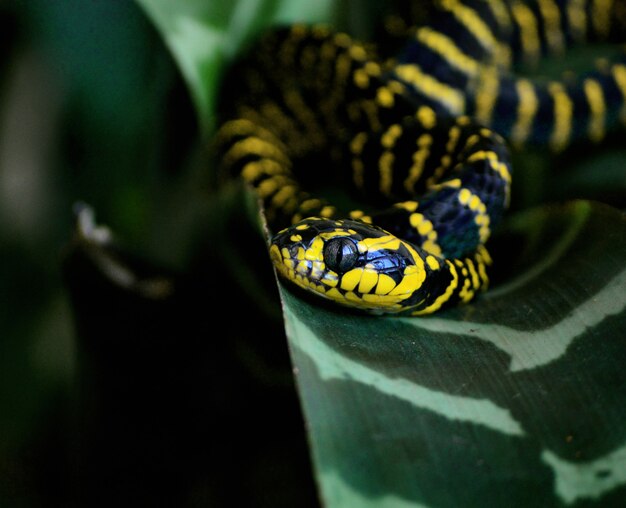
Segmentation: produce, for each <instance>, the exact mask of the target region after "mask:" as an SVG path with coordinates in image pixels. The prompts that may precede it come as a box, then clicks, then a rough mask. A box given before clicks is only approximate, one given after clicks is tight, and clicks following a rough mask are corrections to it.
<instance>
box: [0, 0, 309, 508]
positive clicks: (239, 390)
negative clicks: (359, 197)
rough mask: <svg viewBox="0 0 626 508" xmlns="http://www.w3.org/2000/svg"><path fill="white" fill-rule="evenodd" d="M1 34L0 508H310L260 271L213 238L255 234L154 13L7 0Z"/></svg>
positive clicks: (121, 4)
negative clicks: (94, 230) (100, 236)
mask: <svg viewBox="0 0 626 508" xmlns="http://www.w3.org/2000/svg"><path fill="white" fill-rule="evenodd" d="M0 37H1V39H2V41H1V43H0V52H1V58H0V253H1V254H0V260H1V262H0V288H1V290H0V295H1V301H2V304H1V305H0V506H2V507H38V506H46V507H48V506H64V507H65V506H81V507H82V506H111V505H119V504H123V505H127V504H128V505H130V504H131V503H134V504H135V505H137V506H222V505H228V506H231V505H233V504H243V505H244V506H293V505H294V504H296V503H297V504H298V505H299V506H315V505H316V504H317V501H316V495H315V490H314V486H313V480H312V475H311V471H310V466H309V457H308V452H307V447H306V438H305V435H304V422H303V421H302V417H301V414H300V409H299V405H298V401H297V397H296V392H295V389H294V386H293V378H292V374H291V369H290V365H289V359H288V351H287V346H286V342H285V340H284V336H283V334H284V332H283V328H282V320H281V316H280V308H279V303H278V298H277V293H275V285H274V281H273V278H272V275H271V270H269V266H268V265H267V264H266V263H267V261H266V260H265V259H264V258H262V257H260V256H256V257H257V259H256V260H255V262H254V263H253V264H251V265H250V264H249V262H250V260H248V264H246V266H248V268H247V270H252V272H246V271H245V270H244V268H243V265H241V267H240V264H239V262H238V260H239V257H240V256H241V253H242V252H245V251H247V250H248V249H247V248H246V249H242V248H241V246H240V245H237V240H236V239H235V240H233V242H230V243H229V242H228V241H225V242H224V243H222V242H218V240H219V239H220V238H221V236H220V235H221V234H222V233H221V232H223V230H224V229H225V228H226V229H229V230H233V228H234V230H236V231H238V232H241V233H243V232H247V230H250V231H249V233H250V235H251V237H252V238H253V241H254V240H256V241H258V242H262V238H261V236H260V234H259V233H258V230H257V229H254V224H253V223H252V222H251V221H250V220H249V216H248V215H246V213H245V211H244V212H241V211H240V210H239V209H240V208H241V207H240V206H239V205H237V206H236V207H235V206H233V204H232V203H241V200H240V196H239V197H237V198H232V199H231V198H228V194H229V192H226V193H225V194H226V195H227V197H226V198H225V199H224V200H221V201H220V200H216V199H213V195H212V191H213V185H214V184H213V181H212V172H211V170H210V167H209V164H210V162H209V161H208V157H207V155H206V152H207V150H206V146H205V144H204V143H203V142H202V137H201V136H200V135H199V128H198V122H197V118H196V113H195V111H194V108H193V105H192V100H191V99H190V97H189V94H188V91H187V87H186V86H185V83H184V82H183V80H182V78H181V76H180V74H179V71H178V69H177V67H176V65H175V63H174V61H173V60H172V58H171V56H170V53H169V52H168V50H167V49H166V48H165V46H164V44H163V42H162V39H161V37H160V36H159V34H158V33H157V32H156V30H155V28H154V26H153V24H152V23H151V22H150V20H149V19H148V17H147V16H146V15H145V12H144V11H143V10H142V9H141V8H140V7H139V6H138V4H137V3H135V2H133V1H131V0H114V1H104V0H87V1H85V0H63V1H53V2H50V1H47V0H28V1H19V0H2V2H0ZM237 192H238V191H237V190H233V191H232V192H231V193H230V194H232V195H235V196H236V195H237ZM81 203H82V204H81ZM84 204H87V205H89V206H90V207H91V209H93V210H94V211H95V214H96V220H97V221H98V222H99V223H103V224H106V225H107V226H109V227H110V228H111V230H113V232H114V237H115V238H116V240H117V241H118V243H117V244H113V245H108V244H107V245H102V244H98V242H94V241H92V239H89V238H86V237H85V235H81V234H79V232H77V231H76V227H75V223H76V213H77V211H78V210H80V209H81V207H84ZM233 208H235V209H236V210H235V211H234V213H231V212H233ZM83 209H84V208H83ZM120 246H123V247H120ZM245 247H247V245H246V246H245ZM260 248H261V249H263V245H262V244H260ZM261 252H262V251H261ZM225 258H228V259H229V260H230V264H229V265H228V266H226V265H225V264H224V259H225ZM259 265H260V266H261V267H262V268H264V269H265V270H263V269H260V268H259V271H260V272H262V273H265V274H266V275H265V277H266V280H265V282H267V284H268V285H267V286H264V285H261V286H255V287H254V288H252V290H251V291H247V292H243V293H242V291H241V286H240V284H239V283H240V282H242V281H244V282H245V281H246V277H250V275H252V276H253V277H254V276H256V275H257V274H256V273H254V271H255V270H256V269H257V268H256V267H258V266H259ZM255 280H258V279H255ZM261 281H263V275H261ZM255 288H256V289H258V292H257V293H256V294H255V293H254V292H255ZM266 288H269V289H266ZM248 289H249V288H248ZM258 302H262V303H258ZM242 309H246V314H247V316H248V317H249V318H247V319H246V320H245V322H242V321H243V320H241V319H239V320H234V321H233V319H232V313H233V312H236V313H239V312H241V310H242ZM220 327H221V329H220Z"/></svg>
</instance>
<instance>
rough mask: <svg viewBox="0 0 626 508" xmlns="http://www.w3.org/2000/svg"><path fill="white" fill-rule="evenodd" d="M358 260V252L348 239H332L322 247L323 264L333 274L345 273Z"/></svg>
mask: <svg viewBox="0 0 626 508" xmlns="http://www.w3.org/2000/svg"><path fill="white" fill-rule="evenodd" d="M358 258H359V250H358V249H357V246H356V244H355V243H354V242H353V241H352V240H350V239H349V238H345V237H339V238H332V239H331V240H328V241H327V242H326V245H324V263H325V264H326V266H327V267H328V268H330V269H331V270H333V271H334V272H338V273H344V272H347V271H348V270H350V268H352V267H353V266H354V264H355V263H356V261H357V259H358Z"/></svg>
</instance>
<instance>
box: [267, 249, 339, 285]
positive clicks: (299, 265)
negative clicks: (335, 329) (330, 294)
mask: <svg viewBox="0 0 626 508" xmlns="http://www.w3.org/2000/svg"><path fill="white" fill-rule="evenodd" d="M303 252H304V249H303V247H302V246H298V245H296V244H292V245H291V246H290V247H283V248H280V247H278V245H276V244H272V246H271V247H270V259H271V260H272V263H273V265H274V267H275V268H276V271H277V272H278V274H279V275H280V276H281V277H283V278H284V279H286V280H288V281H290V282H294V283H295V284H297V285H298V286H300V287H302V288H304V289H313V290H314V291H316V292H317V293H320V294H322V295H324V294H325V293H326V291H327V290H328V288H330V287H334V286H336V285H337V281H338V276H337V274H336V273H334V272H332V271H330V270H328V269H326V267H325V265H324V262H323V260H317V259H305V258H304V255H303Z"/></svg>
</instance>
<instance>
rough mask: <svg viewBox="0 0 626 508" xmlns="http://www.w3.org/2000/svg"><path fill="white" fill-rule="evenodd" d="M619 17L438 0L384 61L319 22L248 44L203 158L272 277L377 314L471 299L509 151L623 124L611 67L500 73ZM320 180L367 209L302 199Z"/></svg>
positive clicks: (598, 0) (608, 7)
mask: <svg viewBox="0 0 626 508" xmlns="http://www.w3.org/2000/svg"><path fill="white" fill-rule="evenodd" d="M625 7H626V6H625V4H624V2H623V1H621V2H617V1H612V0H569V1H564V0H561V1H557V0H535V1H533V0H528V1H526V0H525V1H522V0H513V1H509V2H505V1H503V0H494V1H478V0H463V1H461V0H435V1H434V2H432V3H431V4H430V12H429V15H428V22H427V23H425V24H421V25H418V26H414V27H412V26H408V27H407V28H406V30H402V34H401V35H402V36H403V37H405V39H406V40H405V41H404V45H403V47H402V48H401V50H400V51H399V52H397V53H396V54H395V55H393V56H392V57H391V58H386V57H383V56H381V55H378V54H376V48H375V47H374V46H373V45H371V44H364V43H361V42H358V41H356V40H354V39H352V38H351V37H350V36H348V35H347V34H345V33H342V32H337V31H333V30H331V29H330V28H328V27H325V26H304V25H294V26H290V27H286V28H279V29H276V30H273V31H271V32H270V33H268V34H266V35H265V36H264V37H262V38H261V39H260V40H259V41H258V42H257V43H256V44H255V46H254V48H253V50H252V51H250V52H249V53H248V54H247V56H246V57H244V58H243V59H241V60H240V61H239V62H238V63H237V64H236V65H235V66H234V68H233V69H232V72H231V73H230V75H229V77H228V79H227V80H226V81H225V85H224V88H223V95H222V107H221V111H220V115H221V122H222V123H221V127H220V129H219V131H218V133H217V146H218V150H219V160H220V163H221V165H222V167H223V168H224V169H225V170H227V171H229V172H231V173H234V174H237V175H241V177H243V180H244V181H245V182H247V183H248V184H250V185H251V186H252V187H253V188H254V189H255V191H256V193H257V194H258V196H259V198H260V199H261V201H262V203H263V207H264V210H265V215H266V218H267V221H268V225H269V227H270V230H271V231H272V233H273V234H274V236H273V238H272V241H271V247H270V256H271V258H272V260H273V263H274V266H275V267H276V269H277V272H278V273H279V274H280V275H281V276H282V277H283V278H284V279H286V280H287V281H290V282H292V283H294V284H296V285H297V286H300V287H301V288H304V289H306V290H309V291H311V292H312V293H314V294H317V295H320V296H322V297H325V298H328V299H330V300H333V301H336V302H338V303H340V304H343V305H347V306H350V307H355V308H358V309H363V310H366V311H370V312H374V313H394V314H402V315H423V314H429V313H432V312H435V311H438V310H440V309H443V308H445V307H448V306H450V305H454V304H457V303H459V302H468V301H470V300H471V299H473V298H474V297H475V295H476V294H477V293H479V292H480V291H482V290H484V289H485V288H486V287H487V284H488V277H487V268H488V266H489V265H490V263H491V260H490V257H489V254H488V253H487V250H486V249H485V247H484V245H485V242H486V241H487V239H488V238H489V236H490V234H491V232H492V229H493V228H494V226H495V225H497V224H498V222H499V221H500V219H501V217H502V215H503V213H504V211H505V210H506V208H507V206H508V203H509V199H510V191H511V173H512V168H511V163H510V156H509V148H508V143H510V144H511V145H512V146H513V147H514V148H518V149H519V148H521V147H523V146H524V145H525V144H528V143H533V144H540V145H546V146H547V147H548V148H550V149H551V150H553V151H559V150H563V149H564V148H566V147H567V146H568V145H570V144H571V143H573V142H576V141H580V140H584V141H587V142H597V141H599V140H601V139H602V138H603V137H604V135H605V133H607V132H608V131H610V130H613V129H615V128H616V126H617V125H618V124H619V123H620V122H621V123H626V109H625V106H624V105H625V104H626V101H625V97H626V59H624V58H621V57H618V58H616V59H614V60H612V61H610V60H607V59H601V60H600V61H599V62H598V63H597V66H596V68H594V69H593V70H590V71H589V72H588V73H586V74H584V75H580V76H574V77H570V78H568V79H567V80H562V81H545V82H542V81H539V80H531V79H528V78H519V77H517V76H516V75H515V74H514V73H513V70H514V69H516V68H517V66H518V65H519V64H520V63H521V64H526V65H528V64H533V63H536V62H537V61H538V60H539V59H540V58H541V56H542V55H544V54H548V53H550V54H559V53H561V52H564V51H566V49H567V48H568V47H570V46H572V45H573V44H576V43H579V42H582V41H594V40H613V39H619V38H620V37H622V38H623V37H624V35H626V34H624V33H623V32H624V31H625V27H626V22H624V20H625V19H626V8H625ZM331 184H339V185H340V186H342V188H349V189H354V190H356V191H358V193H359V194H360V196H361V198H364V199H367V201H368V202H369V203H371V205H369V208H368V209H367V210H365V209H361V208H354V209H350V210H341V209H339V208H338V207H337V206H335V204H334V203H333V202H331V201H329V200H328V199H325V198H322V197H320V196H321V194H323V192H317V193H314V191H313V190H312V189H315V188H318V189H319V188H322V189H323V188H328V187H329V186H330V185H331Z"/></svg>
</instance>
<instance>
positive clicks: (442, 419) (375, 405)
mask: <svg viewBox="0 0 626 508" xmlns="http://www.w3.org/2000/svg"><path fill="white" fill-rule="evenodd" d="M557 226H558V228H557V229H558V230H559V231H560V233H559V234H556V235H555V234H554V230H553V228H555V227H557ZM509 230H514V231H515V230H517V232H518V233H519V234H521V235H523V236H524V238H525V239H526V242H525V243H526V244H532V243H533V241H534V242H536V243H537V244H538V245H542V248H541V249H536V250H534V251H533V252H528V253H522V254H521V255H520V256H519V258H518V259H517V260H516V261H515V263H518V262H519V263H523V264H524V265H525V266H526V268H525V269H524V270H523V271H522V272H520V273H516V275H515V276H512V275H509V276H508V277H505V280H503V281H502V282H501V283H500V284H499V285H498V286H497V287H494V288H493V289H492V290H491V292H489V293H487V294H485V295H484V296H483V297H482V298H481V299H480V300H478V301H477V302H475V303H474V304H471V305H468V306H466V307H462V308H459V309H455V310H454V311H450V312H447V313H445V314H440V315H436V316H433V317H430V318H417V319H415V318H400V319H398V318H377V317H363V316H355V315H347V314H340V313H338V312H335V311H333V310H327V309H325V308H322V307H320V306H318V305H316V304H315V302H312V303H308V302H305V301H303V300H301V299H299V298H297V297H294V296H293V295H292V294H291V293H290V292H289V291H287V290H285V289H283V290H282V295H283V300H284V309H285V316H286V323H287V332H288V335H289V339H290V344H291V350H292V355H293V361H294V364H295V367H296V369H297V373H298V375H297V377H298V381H299V388H300V391H301V396H302V401H303V404H304V409H305V415H306V419H307V424H308V427H309V429H310V433H311V444H312V449H313V453H314V459H315V464H316V466H317V471H318V479H319V483H320V486H321V490H322V494H323V498H324V500H325V502H326V505H327V506H328V507H336V506H398V507H405V506H406V507H408V506H433V507H441V506H450V507H456V506H503V507H504V506H507V507H509V506H569V505H579V504H581V505H587V504H591V505H598V506H600V505H601V506H613V505H615V506H619V503H620V500H621V501H623V499H624V498H625V497H624V496H626V425H624V423H623V422H624V420H625V418H626V371H625V370H624V367H623V365H624V359H625V358H626V333H625V332H626V298H625V297H624V293H625V288H626V269H625V267H626V221H625V220H624V217H623V216H622V215H621V214H620V213H619V212H616V211H615V210H613V209H611V208H609V207H605V206H602V205H595V204H593V205H592V204H590V203H588V202H582V201H581V202H575V203H572V204H570V205H566V206H563V207H554V208H546V209H540V210H536V211H533V212H528V213H525V214H523V215H520V216H519V217H515V218H513V219H512V220H511V221H510V225H509ZM533 237H534V239H533ZM498 250H499V249H497V248H496V251H495V252H494V257H495V259H496V260H497V261H498V262H500V263H502V262H503V260H502V258H500V257H499V255H498V254H499V252H498ZM502 253H503V254H506V252H502ZM522 258H524V259H523V260H522ZM514 273H515V272H514Z"/></svg>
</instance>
